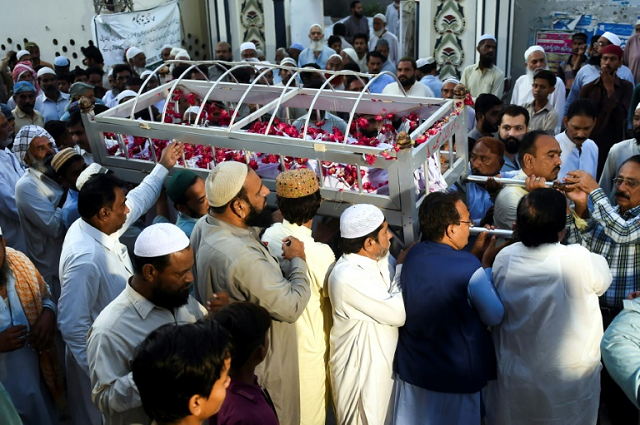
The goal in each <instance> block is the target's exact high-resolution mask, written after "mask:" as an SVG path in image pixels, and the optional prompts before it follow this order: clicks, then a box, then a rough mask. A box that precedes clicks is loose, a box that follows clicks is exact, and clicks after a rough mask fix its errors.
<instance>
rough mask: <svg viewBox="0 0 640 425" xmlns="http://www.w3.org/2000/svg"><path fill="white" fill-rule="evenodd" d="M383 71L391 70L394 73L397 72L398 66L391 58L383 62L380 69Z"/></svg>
mask: <svg viewBox="0 0 640 425" xmlns="http://www.w3.org/2000/svg"><path fill="white" fill-rule="evenodd" d="M382 71H389V72H391V73H393V74H394V75H395V74H396V73H397V69H396V66H395V65H394V64H392V63H391V61H390V60H389V59H387V60H386V62H385V63H383V64H382V69H381V70H380V72H382Z"/></svg>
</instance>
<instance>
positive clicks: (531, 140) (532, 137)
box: [518, 130, 548, 165]
mask: <svg viewBox="0 0 640 425" xmlns="http://www.w3.org/2000/svg"><path fill="white" fill-rule="evenodd" d="M541 136H548V134H547V132H546V131H543V130H532V131H530V132H528V133H526V134H525V135H524V136H522V140H521V141H520V148H519V149H518V162H519V163H520V164H521V165H522V164H524V156H525V154H531V155H533V156H535V154H536V140H538V138H540V137H541Z"/></svg>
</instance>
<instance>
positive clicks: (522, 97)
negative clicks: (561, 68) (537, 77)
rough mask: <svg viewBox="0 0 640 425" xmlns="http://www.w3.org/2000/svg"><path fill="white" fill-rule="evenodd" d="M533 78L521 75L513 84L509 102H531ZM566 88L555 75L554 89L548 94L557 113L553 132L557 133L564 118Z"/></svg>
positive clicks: (519, 103)
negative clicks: (556, 123) (556, 121)
mask: <svg viewBox="0 0 640 425" xmlns="http://www.w3.org/2000/svg"><path fill="white" fill-rule="evenodd" d="M532 84H533V80H532V79H531V77H529V76H528V75H523V76H521V77H520V78H518V79H517V80H516V83H515V84H514V85H513V94H512V95H511V104H512V105H520V106H524V104H525V103H530V102H533V87H531V85H532ZM566 96H567V90H566V88H565V86H564V82H562V80H561V79H560V78H559V77H556V89H555V90H554V91H553V93H551V94H550V95H549V103H551V105H552V106H553V109H555V110H556V112H557V113H558V125H557V126H556V131H555V133H556V134H558V133H560V131H561V127H562V120H563V119H564V104H565V101H566Z"/></svg>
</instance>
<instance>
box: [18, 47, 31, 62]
mask: <svg viewBox="0 0 640 425" xmlns="http://www.w3.org/2000/svg"><path fill="white" fill-rule="evenodd" d="M30 54H31V53H30V52H29V51H28V50H20V51H19V52H18V53H17V54H16V58H17V59H18V61H20V59H22V57H23V56H26V55H30Z"/></svg>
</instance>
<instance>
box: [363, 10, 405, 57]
mask: <svg viewBox="0 0 640 425" xmlns="http://www.w3.org/2000/svg"><path fill="white" fill-rule="evenodd" d="M378 40H387V41H388V42H389V54H388V56H387V58H388V59H389V61H391V63H392V64H394V65H395V64H396V61H397V60H398V59H400V58H399V57H398V37H396V36H395V35H393V34H392V33H390V32H389V31H387V18H386V17H385V16H384V15H383V14H382V13H378V14H377V15H375V16H374V17H373V35H372V36H371V38H370V39H369V51H373V50H376V45H377V43H378Z"/></svg>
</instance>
